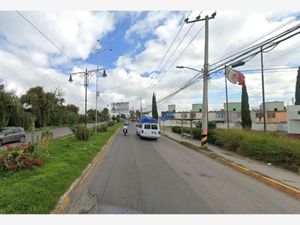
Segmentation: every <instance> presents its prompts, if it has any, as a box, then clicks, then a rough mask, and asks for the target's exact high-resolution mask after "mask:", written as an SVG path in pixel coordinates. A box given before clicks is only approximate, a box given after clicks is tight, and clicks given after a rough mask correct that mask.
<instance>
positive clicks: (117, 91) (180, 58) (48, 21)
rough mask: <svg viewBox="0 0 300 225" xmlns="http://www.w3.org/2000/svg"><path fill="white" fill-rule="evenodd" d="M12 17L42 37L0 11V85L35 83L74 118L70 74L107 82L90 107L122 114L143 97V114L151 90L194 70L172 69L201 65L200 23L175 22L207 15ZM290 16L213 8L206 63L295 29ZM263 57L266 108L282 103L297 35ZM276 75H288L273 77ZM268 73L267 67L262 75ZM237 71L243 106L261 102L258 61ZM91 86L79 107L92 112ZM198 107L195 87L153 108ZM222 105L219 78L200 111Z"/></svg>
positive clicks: (161, 91)
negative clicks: (54, 94) (124, 104)
mask: <svg viewBox="0 0 300 225" xmlns="http://www.w3.org/2000/svg"><path fill="white" fill-rule="evenodd" d="M20 13H21V14H22V15H23V16H24V17H26V18H27V19H28V20H29V21H30V22H31V23H32V24H33V25H34V26H35V27H37V28H38V29H39V30H40V32H41V33H42V34H43V35H45V36H46V37H47V38H48V39H46V38H45V36H43V35H42V34H41V33H40V32H39V31H37V30H36V29H35V28H34V27H33V26H32V25H31V24H29V23H28V21H26V20H25V19H24V18H23V17H22V16H20V14H18V13H17V12H15V11H0V79H3V80H4V81H5V83H6V84H7V89H9V90H12V89H13V90H15V91H16V93H17V95H21V94H24V93H25V92H26V90H28V89H29V88H30V87H34V86H37V85H39V86H43V87H44V89H45V90H47V91H51V90H55V89H56V88H62V89H63V90H64V94H65V95H64V97H65V100H66V103H67V104H76V105H78V106H79V107H80V111H81V112H83V110H84V86H83V79H82V78H81V77H79V76H73V80H74V82H73V83H69V82H68V79H69V73H71V72H78V71H82V70H84V69H86V68H87V69H96V68H97V67H100V68H106V72H107V75H108V76H107V77H106V78H105V79H104V78H99V90H100V98H99V102H98V104H99V105H100V108H103V107H106V106H107V105H110V103H111V102H117V101H129V102H130V107H134V108H135V109H138V108H139V98H143V107H144V108H145V107H146V106H148V105H149V104H150V103H151V98H152V93H153V91H155V93H156V96H157V100H159V99H161V98H163V97H165V96H167V95H168V94H169V93H171V92H172V90H176V89H177V88H178V87H180V85H182V84H184V83H185V82H186V81H187V80H189V79H190V78H192V77H193V76H194V75H195V72H194V71H191V70H187V69H176V66H177V65H184V66H189V67H193V68H195V69H198V70H201V68H202V67H203V56H204V29H203V23H202V22H198V23H194V24H184V25H183V26H182V24H183V23H184V19H185V18H186V17H187V16H188V15H189V18H190V19H194V18H195V17H196V16H198V15H199V14H201V16H202V17H204V16H205V15H211V14H212V13H213V11H210V10H203V11H202V10H195V11H24V12H23V11H20ZM299 15H300V11H298V12H297V11H284V12H279V11H254V10H253V11H226V10H217V16H216V18H215V19H213V20H210V24H209V26H210V27H209V63H210V64H212V63H213V62H216V61H218V60H219V59H221V58H223V57H226V56H228V54H229V53H231V52H234V51H236V50H241V49H243V48H245V47H246V46H248V45H249V44H250V43H253V42H254V41H255V40H257V39H258V38H261V37H263V36H264V35H266V34H268V33H270V36H273V35H275V34H278V32H280V31H283V30H286V29H288V28H289V27H291V26H294V25H296V24H300V16H299ZM181 27H182V29H181V30H180V28H181ZM279 28H280V29H279ZM179 30H180V32H179V33H178V31H179ZM274 31H275V32H274ZM177 33H178V35H177V38H176V39H174V38H175V36H176V34H177ZM270 36H268V37H270ZM49 40H51V41H52V43H51V42H50V41H49ZM53 43H54V44H55V45H56V47H58V48H59V49H61V50H62V52H63V53H62V52H61V51H59V50H58V49H57V48H56V47H55V46H54V45H53ZM172 43H173V44H172ZM171 44H172V45H171ZM170 46H171V47H170ZM107 48H112V49H113V50H112V51H108V50H107ZM168 50H169V51H168ZM167 52H168V54H166V53H167ZM164 56H165V57H164ZM263 57H264V64H265V69H266V70H265V95H266V101H276V100H278V101H284V102H285V104H291V103H292V101H291V99H292V97H294V93H295V81H296V75H297V68H296V67H299V66H300V64H299V63H300V62H299V59H300V35H297V36H295V37H293V38H291V39H289V40H287V41H285V42H283V43H281V44H279V45H278V46H277V47H276V48H274V49H273V50H272V51H270V52H266V53H264V56H263ZM279 67H288V68H289V69H282V70H278V68H279ZM274 68H277V69H276V70H268V69H274ZM238 69H239V70H241V71H242V72H243V73H244V74H245V77H246V84H247V89H248V94H249V101H250V107H251V108H255V107H258V105H259V104H260V103H261V74H260V71H259V70H260V55H257V56H256V57H254V58H253V59H251V60H250V61H248V62H247V63H246V65H245V66H243V67H239V68H238ZM100 75H101V74H99V76H100ZM95 82H96V76H95V75H94V76H92V77H91V79H90V80H89V90H88V108H95ZM228 88H229V89H228V90H229V101H240V98H241V86H238V85H233V84H230V83H229V84H228ZM201 102H202V82H198V83H196V84H194V85H193V86H191V87H189V88H187V89H185V90H183V91H182V92H180V93H179V94H177V95H176V96H175V97H173V98H172V99H170V100H169V101H168V102H165V103H164V104H162V105H159V110H165V109H166V108H167V105H168V104H176V107H177V109H178V110H189V109H191V104H193V103H201ZM224 102H225V87H224V74H222V73H221V72H220V73H219V74H215V75H214V76H213V77H212V78H211V80H210V82H209V109H210V110H215V109H220V108H222V105H223V103H224Z"/></svg>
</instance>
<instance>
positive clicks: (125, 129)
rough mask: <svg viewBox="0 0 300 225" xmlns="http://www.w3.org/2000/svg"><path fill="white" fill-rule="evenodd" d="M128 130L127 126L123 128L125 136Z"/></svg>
mask: <svg viewBox="0 0 300 225" xmlns="http://www.w3.org/2000/svg"><path fill="white" fill-rule="evenodd" d="M127 131H128V130H127V128H126V127H124V128H123V134H124V136H126V134H127Z"/></svg>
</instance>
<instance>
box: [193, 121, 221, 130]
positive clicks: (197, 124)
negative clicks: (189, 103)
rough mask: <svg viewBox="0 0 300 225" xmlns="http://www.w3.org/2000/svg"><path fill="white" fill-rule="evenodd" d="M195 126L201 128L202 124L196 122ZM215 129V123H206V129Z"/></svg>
mask: <svg viewBox="0 0 300 225" xmlns="http://www.w3.org/2000/svg"><path fill="white" fill-rule="evenodd" d="M194 124H195V126H196V127H197V128H202V122H201V121H196V122H194ZM216 127H217V124H216V123H215V122H208V129H215V128H216Z"/></svg>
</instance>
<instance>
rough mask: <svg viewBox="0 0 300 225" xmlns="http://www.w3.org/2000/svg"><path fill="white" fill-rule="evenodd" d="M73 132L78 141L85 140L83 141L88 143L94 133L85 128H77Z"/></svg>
mask: <svg viewBox="0 0 300 225" xmlns="http://www.w3.org/2000/svg"><path fill="white" fill-rule="evenodd" d="M72 131H73V134H74V135H75V137H76V138H77V139H78V140H83V141H87V140H88V139H89V136H90V135H91V132H92V131H90V130H88V129H87V128H85V127H84V126H76V127H74V128H73V129H72Z"/></svg>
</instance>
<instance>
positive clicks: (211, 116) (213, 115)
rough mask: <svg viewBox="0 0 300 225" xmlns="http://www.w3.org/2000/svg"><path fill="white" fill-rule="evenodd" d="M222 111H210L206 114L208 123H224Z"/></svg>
mask: <svg viewBox="0 0 300 225" xmlns="http://www.w3.org/2000/svg"><path fill="white" fill-rule="evenodd" d="M224 116H225V112H224V110H221V111H210V112H208V121H209V122H215V123H224Z"/></svg>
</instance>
